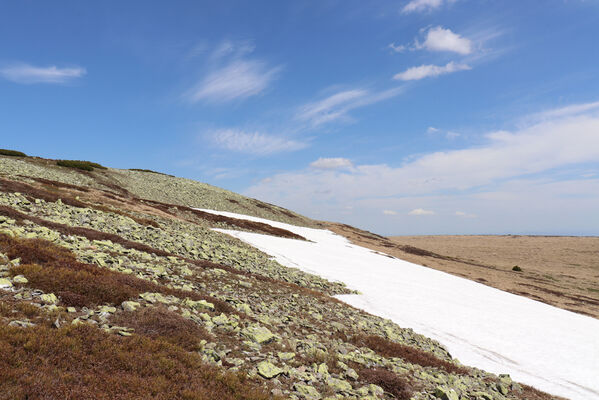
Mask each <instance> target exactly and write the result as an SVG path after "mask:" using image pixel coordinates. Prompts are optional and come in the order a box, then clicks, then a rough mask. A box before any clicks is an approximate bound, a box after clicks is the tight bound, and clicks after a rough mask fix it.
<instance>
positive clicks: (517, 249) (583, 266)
mask: <svg viewBox="0 0 599 400" xmlns="http://www.w3.org/2000/svg"><path fill="white" fill-rule="evenodd" d="M327 227H328V229H331V230H333V231H334V232H336V233H338V234H341V235H343V236H345V237H347V238H348V239H349V240H350V241H352V242H353V243H355V244H358V245H361V246H365V247H368V248H370V249H372V250H376V251H380V252H383V253H386V254H389V255H391V256H394V257H397V258H400V259H403V260H406V261H410V262H413V263H415V264H420V265H423V266H426V267H430V268H434V269H437V270H440V271H443V272H447V273H450V274H453V275H457V276H461V277H463V278H467V279H470V280H474V281H477V282H480V283H482V284H485V285H488V286H492V287H494V288H497V289H501V290H504V291H507V292H510V293H514V294H517V295H521V296H525V297H528V298H531V299H533V300H537V301H541V302H544V303H547V304H550V305H553V306H555V307H559V308H562V309H565V310H569V311H573V312H576V313H579V314H584V315H588V316H591V317H594V318H599V237H572V236H518V235H505V236H495V235H472V236H470V235H468V236H466V235H456V236H453V235H450V236H443V235H431V236H395V237H388V238H387V237H382V236H379V235H375V234H372V233H370V232H366V231H361V230H359V229H356V228H351V227H349V226H347V225H342V224H335V223H329V224H328V226H327ZM516 266H517V267H518V268H519V269H521V271H514V270H513V269H514V267H516ZM518 268H516V269H518Z"/></svg>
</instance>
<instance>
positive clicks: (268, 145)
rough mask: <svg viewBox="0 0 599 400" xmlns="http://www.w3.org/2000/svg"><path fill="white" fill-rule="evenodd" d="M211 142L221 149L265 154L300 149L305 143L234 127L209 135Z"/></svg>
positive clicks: (305, 145)
mask: <svg viewBox="0 0 599 400" xmlns="http://www.w3.org/2000/svg"><path fill="white" fill-rule="evenodd" d="M210 139H211V140H212V142H213V143H214V144H215V145H216V146H218V147H221V148H223V149H226V150H229V151H234V152H239V153H246V154H253V155H258V156H266V155H270V154H274V153H282V152H288V151H296V150H301V149H303V148H305V147H307V144H306V143H303V142H299V141H296V140H292V139H287V138H283V137H279V136H273V135H268V134H264V133H260V132H244V131H241V130H236V129H223V130H218V131H215V132H213V133H212V134H211V135H210Z"/></svg>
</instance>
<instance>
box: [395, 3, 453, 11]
mask: <svg viewBox="0 0 599 400" xmlns="http://www.w3.org/2000/svg"><path fill="white" fill-rule="evenodd" d="M454 1H456V0H411V1H410V2H408V4H406V5H405V6H404V7H403V8H402V10H401V11H402V12H403V13H404V14H408V13H412V12H423V11H431V10H434V9H437V8H439V7H441V6H442V5H443V4H446V3H453V2H454Z"/></svg>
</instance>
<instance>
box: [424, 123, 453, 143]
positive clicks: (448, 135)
mask: <svg viewBox="0 0 599 400" xmlns="http://www.w3.org/2000/svg"><path fill="white" fill-rule="evenodd" d="M426 133H427V134H429V135H439V134H443V135H445V138H447V139H449V140H453V139H456V138H458V137H460V136H461V135H460V134H459V133H458V132H454V131H443V130H441V129H439V128H435V127H434V126H429V127H428V128H426Z"/></svg>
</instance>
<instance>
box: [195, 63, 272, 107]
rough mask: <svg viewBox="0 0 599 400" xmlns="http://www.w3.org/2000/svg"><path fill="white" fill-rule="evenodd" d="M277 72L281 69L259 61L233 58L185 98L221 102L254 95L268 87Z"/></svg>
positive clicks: (208, 76) (209, 75)
mask: <svg viewBox="0 0 599 400" xmlns="http://www.w3.org/2000/svg"><path fill="white" fill-rule="evenodd" d="M279 71H280V68H278V67H275V68H270V67H268V66H267V65H266V64H265V63H263V62H260V61H251V60H249V61H248V60H235V61H233V62H231V63H229V64H227V65H226V66H224V67H222V68H219V69H216V70H214V71H212V72H210V73H209V74H208V75H207V76H206V77H205V78H204V79H203V80H202V81H201V82H200V83H199V85H197V86H196V87H195V88H194V89H193V90H191V91H190V92H188V94H187V97H188V99H189V100H190V101H191V102H198V101H202V100H205V101H209V102H213V103H223V102H227V101H231V100H235V99H244V98H247V97H251V96H255V95H258V94H260V93H262V92H263V91H264V90H265V89H266V88H267V87H268V85H269V84H270V83H271V82H272V81H273V80H274V79H275V78H276V77H277V75H278V73H279Z"/></svg>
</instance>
